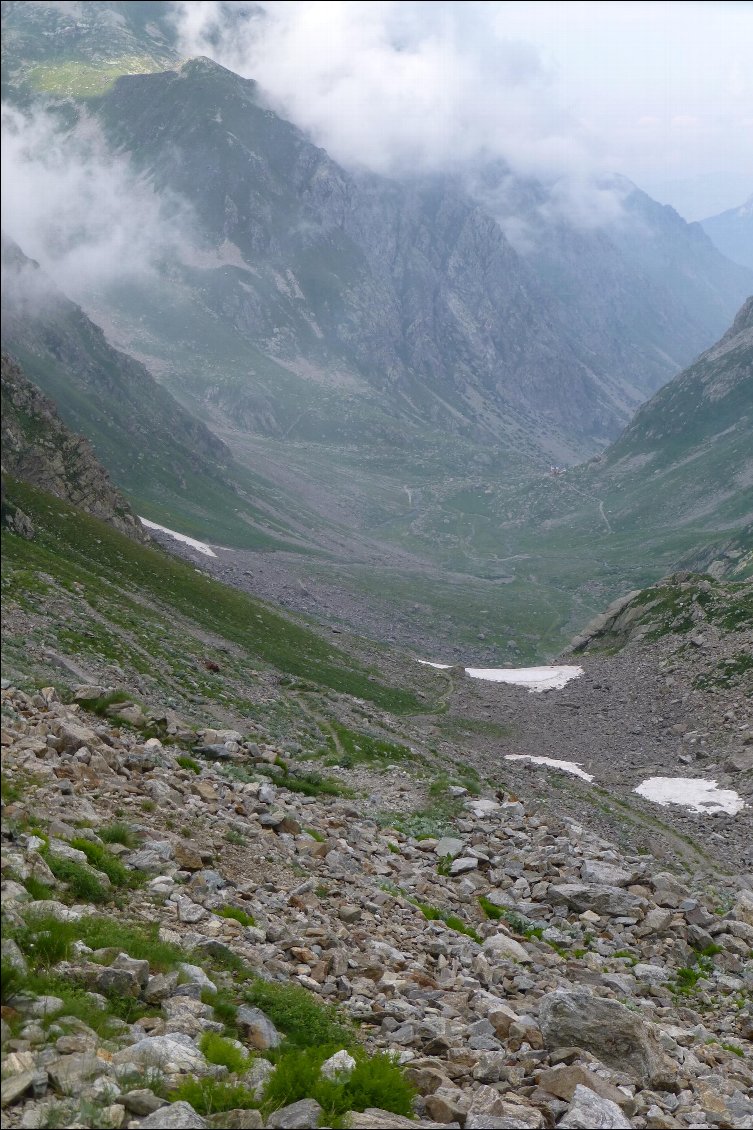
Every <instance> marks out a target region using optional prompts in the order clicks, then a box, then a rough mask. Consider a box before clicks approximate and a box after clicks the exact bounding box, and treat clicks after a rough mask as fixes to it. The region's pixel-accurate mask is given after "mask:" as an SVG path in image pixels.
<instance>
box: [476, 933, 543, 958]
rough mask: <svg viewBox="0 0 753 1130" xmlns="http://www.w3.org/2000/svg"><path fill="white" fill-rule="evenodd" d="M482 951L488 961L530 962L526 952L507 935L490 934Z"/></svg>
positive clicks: (529, 956)
mask: <svg viewBox="0 0 753 1130" xmlns="http://www.w3.org/2000/svg"><path fill="white" fill-rule="evenodd" d="M482 948H483V951H484V953H485V954H486V956H487V958H489V960H490V961H491V960H494V959H496V960H497V961H499V960H500V959H507V960H509V961H520V962H532V961H533V958H532V957H531V955H530V954H529V952H528V950H526V949H524V947H523V946H522V945H521V944H520V942H516V941H515V939H514V938H510V937H509V936H508V935H507V934H492V936H491V937H490V938H487V939H486V941H485V942H484V944H483V947H482Z"/></svg>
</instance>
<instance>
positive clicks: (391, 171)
mask: <svg viewBox="0 0 753 1130" xmlns="http://www.w3.org/2000/svg"><path fill="white" fill-rule="evenodd" d="M173 7H174V14H175V20H176V23H177V27H178V32H179V42H180V49H181V51H182V52H184V53H185V54H187V55H208V56H209V57H211V58H213V59H215V60H216V61H217V62H219V63H221V64H222V65H223V66H227V67H228V68H230V69H231V70H234V71H237V72H238V73H240V74H242V75H244V76H246V77H249V78H253V79H255V80H256V81H257V82H258V83H259V86H260V88H261V90H262V91H263V93H264V97H265V98H266V100H267V102H268V104H269V105H270V107H271V108H272V109H274V110H276V111H277V112H278V113H280V114H282V115H283V116H285V117H287V118H290V119H291V120H292V121H294V122H295V123H296V124H297V125H298V126H299V127H300V128H302V129H303V130H304V131H306V132H307V133H308V134H309V135H310V136H311V137H312V138H313V140H314V141H315V142H316V143H317V144H319V145H322V146H323V147H324V148H325V149H327V151H328V152H329V153H330V154H331V155H332V156H333V157H334V158H335V159H336V160H337V161H339V162H340V163H341V164H343V165H345V166H347V167H349V168H353V167H361V168H364V169H369V170H371V171H374V172H378V173H382V174H387V175H392V176H402V175H406V174H410V173H416V172H419V173H431V172H437V171H457V170H459V169H463V168H466V167H468V166H469V165H473V164H477V163H479V162H486V161H493V160H496V159H502V160H504V161H505V163H506V164H507V165H509V166H510V168H512V169H513V170H514V171H515V172H516V173H519V174H522V175H534V176H538V177H543V178H545V179H548V178H554V177H562V176H569V175H573V176H575V177H578V178H579V179H580V180H581V181H583V180H584V178H587V177H588V176H589V175H590V174H591V173H599V172H603V171H604V165H603V163H602V160H601V155H600V144H599V142H598V139H597V138H596V136H595V135H593V134H591V133H590V132H589V131H588V130H587V129H586V127H585V126H583V124H582V123H581V122H579V121H578V119H577V118H576V117H575V116H574V115H572V114H571V113H570V112H569V110H568V108H567V103H566V100H565V99H563V98H562V97H561V91H560V88H559V85H558V75H557V70H556V67H554V65H553V64H552V63H550V62H548V61H547V60H546V59H545V58H544V57H543V55H542V53H541V52H540V51H539V50H538V49H537V48H536V47H535V46H533V45H532V44H531V43H528V42H525V41H522V40H516V39H507V38H505V37H504V36H502V35H501V34H500V32H499V28H498V19H497V18H495V12H494V10H493V9H494V6H493V5H487V4H483V3H465V4H463V5H462V7H461V6H458V5H455V4H444V3H420V4H419V3H412V2H408V3H397V2H391V0H387V2H379V3H372V2H353V3H327V4H322V3H312V2H306V0H304V2H290V3H276V2H269V3H263V4H261V5H257V4H253V3H244V2H240V3H226V2H209V3H196V2H194V0H184V2H178V3H175V4H174V5H173Z"/></svg>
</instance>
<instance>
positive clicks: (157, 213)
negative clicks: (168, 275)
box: [2, 106, 193, 305]
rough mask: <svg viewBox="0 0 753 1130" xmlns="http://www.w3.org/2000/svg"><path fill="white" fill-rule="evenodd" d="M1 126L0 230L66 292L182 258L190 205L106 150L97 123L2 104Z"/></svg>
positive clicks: (141, 276)
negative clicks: (73, 122)
mask: <svg viewBox="0 0 753 1130" xmlns="http://www.w3.org/2000/svg"><path fill="white" fill-rule="evenodd" d="M2 126H3V131H2V211H3V228H4V230H5V232H6V233H7V234H8V235H9V236H10V237H11V238H12V239H13V240H15V242H16V243H17V244H18V245H19V247H20V248H21V250H22V251H23V252H24V254H25V255H27V256H29V257H30V258H32V259H35V260H37V261H38V262H39V264H40V265H41V267H42V268H43V269H44V271H45V272H46V273H47V274H48V275H49V276H50V278H51V279H52V280H53V281H54V282H55V283H56V285H57V286H58V287H59V288H60V289H61V290H62V291H63V292H64V293H65V294H66V295H67V296H68V297H70V298H72V299H74V300H75V301H77V302H79V303H81V304H83V305H85V304H86V300H87V299H88V298H91V296H92V295H96V294H97V293H98V292H101V291H103V290H105V289H107V288H108V287H109V286H111V285H113V284H115V283H122V282H132V281H146V280H148V279H150V278H152V277H156V275H157V272H158V269H159V267H160V265H161V264H163V263H164V262H166V261H171V260H172V261H175V260H179V259H181V258H182V257H183V255H184V252H185V249H186V247H187V241H188V239H189V234H190V232H191V230H192V227H193V224H192V216H191V212H190V209H189V208H188V206H187V204H186V203H185V202H184V201H181V200H179V199H177V198H176V197H174V196H170V195H167V196H166V195H164V194H163V195H158V194H157V193H156V192H155V190H154V187H153V186H152V185H151V184H150V183H149V181H148V180H147V179H146V178H145V177H143V176H141V175H140V174H139V173H138V172H137V171H136V170H135V169H134V168H133V166H132V165H131V163H130V162H129V160H128V159H127V158H126V157H125V156H121V155H118V154H113V153H112V152H111V151H110V150H109V149H108V147H107V144H106V142H105V140H104V138H103V136H102V133H101V131H100V129H99V127H98V125H97V123H96V122H94V121H92V120H91V119H89V118H87V117H82V118H81V119H80V121H79V122H78V123H77V124H76V125H75V126H74V127H73V128H69V127H67V126H63V125H62V124H61V122H60V119H59V118H58V117H57V116H56V115H55V114H54V113H51V112H49V111H46V110H44V109H37V110H35V111H34V112H33V113H30V114H25V113H22V112H20V111H18V110H16V109H14V108H10V107H7V106H3V108H2ZM40 293H41V292H40Z"/></svg>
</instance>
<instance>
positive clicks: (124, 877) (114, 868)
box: [71, 836, 143, 887]
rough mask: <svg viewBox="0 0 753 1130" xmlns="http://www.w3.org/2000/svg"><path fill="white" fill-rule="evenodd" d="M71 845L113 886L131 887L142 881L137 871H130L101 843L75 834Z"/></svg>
mask: <svg viewBox="0 0 753 1130" xmlns="http://www.w3.org/2000/svg"><path fill="white" fill-rule="evenodd" d="M71 847H74V848H76V849H77V850H78V851H82V852H83V853H84V855H85V856H86V858H87V859H88V861H89V863H90V864H91V866H92V867H94V868H96V870H97V871H101V872H102V873H103V874H104V875H106V876H107V878H108V879H109V880H110V882H111V883H112V885H113V886H114V887H133V886H136V885H137V884H138V883H140V882H141V881H143V876H141V875H140V873H139V872H137V871H131V870H130V869H129V868H128V867H126V866H125V865H124V864H123V863H121V862H120V860H119V859H118V858H117V857H116V856H114V855H113V854H112V852H111V851H108V849H107V848H106V847H105V846H104V845H103V844H98V843H95V842H94V840H87V839H84V838H83V836H81V837H79V836H77V837H76V838H75V839H73V840H71Z"/></svg>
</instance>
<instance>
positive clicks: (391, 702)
mask: <svg viewBox="0 0 753 1130" xmlns="http://www.w3.org/2000/svg"><path fill="white" fill-rule="evenodd" d="M8 496H9V499H11V500H12V501H13V503H14V504H16V505H18V506H20V507H21V509H22V510H23V511H24V512H25V513H26V514H28V515H29V517H30V518H31V519H32V521H33V522H34V525H35V527H36V529H37V536H36V537H35V539H34V541H27V540H25V539H23V538H19V537H16V536H14V535H13V534H10V533H8V532H7V531H6V530H4V531H3V534H2V538H3V574H4V584H5V587H6V599H7V598H8V597H14V598H15V599H18V600H20V601H21V602H23V601H24V599H25V596H24V586H23V585H22V584H20V583H19V581H18V577H17V573H18V571H19V570H20V571H22V572H24V573H27V572H28V571H32V572H34V573H37V572H42V573H45V574H46V575H47V576H51V577H53V578H54V579H55V582H56V583H57V584H59V585H61V586H62V587H63V588H65V589H68V590H69V591H73V592H75V593H76V594H77V598H78V597H80V599H81V600H83V601H84V602H85V603H88V604H90V605H91V608H92V611H93V613H94V615H93V616H92V619H91V620H90V621H89V623H90V624H91V627H90V628H87V629H86V630H87V631H91V632H94V633H95V647H94V650H95V651H96V645H98V646H100V647H103V649H104V651H105V653H106V652H107V651H110V652H112V654H113V658H114V659H116V660H117V661H118V662H121V663H122V662H125V663H126V664H128V665H130V666H132V667H135V668H136V669H137V670H144V671H146V670H148V671H149V672H153V671H154V669H155V664H154V658H155V644H154V640H155V636H158V635H159V634H160V631H159V629H161V628H162V625H163V624H164V625H165V628H164V631H165V632H166V633H167V634H168V635H169V634H170V633H171V632H173V631H174V627H175V624H176V621H184V622H187V624H188V625H189V628H188V631H187V632H186V631H185V630H182V632H181V635H182V638H183V639H184V640H185V638H186V636H187V635H188V636H189V637H190V625H194V626H195V627H196V628H197V629H198V631H199V632H200V634H202V635H203V633H205V632H206V631H207V630H209V631H211V632H212V633H213V634H214V635H215V636H218V635H219V636H223V637H224V638H225V639H226V640H228V641H229V642H231V643H233V644H234V645H236V647H238V646H239V647H241V648H242V649H244V651H245V653H246V655H245V664H246V665H247V666H248V665H249V664H250V665H251V666H253V665H254V663H259V662H262V663H266V664H270V665H271V666H273V667H276V668H277V669H278V670H279V671H282V672H286V673H288V674H290V675H297V676H300V677H304V678H306V679H307V680H311V681H315V682H316V683H317V684H319V685H320V686H325V687H330V688H332V689H333V690H336V691H342V692H343V693H345V694H350V695H354V696H355V697H358V698H361V699H367V700H370V701H372V702H375V703H376V704H377V705H379V706H381V707H383V708H384V709H387V710H390V711H392V712H397V713H400V712H408V711H418V710H419V709H420V707H419V703H418V700H417V699H416V698H415V696H414V695H413V694H412V693H411V692H409V691H406V690H403V689H401V688H398V687H390V686H387V685H385V684H384V683H382V682H380V680H379V678H378V674H377V672H376V671H374V670H371V669H368V668H364V667H361V666H360V665H358V664H357V663H356V662H354V661H353V660H352V659H350V658H349V657H348V656H347V655H346V654H345V653H344V652H342V651H339V650H338V649H336V648H335V647H334V646H333V645H332V644H331V643H330V642H329V641H325V640H324V639H322V638H321V637H320V636H319V635H317V634H316V633H315V632H313V631H311V630H310V629H308V628H305V627H302V626H300V625H299V624H297V623H295V622H294V621H293V620H289V619H288V618H287V617H285V616H283V615H281V614H280V613H278V612H276V611H275V610H273V609H272V608H270V607H269V606H268V605H266V604H263V603H262V602H261V601H258V600H254V599H253V598H252V597H250V596H248V595H247V594H246V593H244V592H241V591H239V590H237V589H232V588H229V587H228V586H225V585H222V584H220V583H219V582H217V581H214V580H212V579H211V578H209V577H207V576H205V575H204V574H203V573H201V572H197V570H196V569H194V568H193V567H192V566H190V565H188V564H186V563H185V562H183V561H181V560H179V559H177V558H174V557H170V556H168V555H167V554H165V553H162V552H161V551H159V550H157V549H153V548H151V547H147V546H143V545H139V544H138V543H136V542H133V541H130V540H129V539H128V538H126V537H124V536H123V535H122V534H119V533H118V532H117V531H116V530H114V529H113V528H112V527H110V526H107V525H106V524H104V523H102V522H99V521H97V520H96V519H95V518H91V517H89V516H88V515H86V514H83V513H82V512H80V511H77V510H75V509H74V508H72V507H69V506H67V505H66V504H65V503H64V502H61V501H60V500H59V499H55V500H54V502H53V500H52V499H51V498H50V497H49V496H47V495H45V494H43V493H42V492H40V491H37V490H35V489H34V488H32V487H30V486H27V485H25V484H21V483H18V482H11V483H9V485H8ZM74 586H78V588H75V587H74ZM131 594H133V598H132V596H131ZM145 601H146V604H145V603H144V602H145ZM125 616H127V620H128V624H129V631H128V633H127V634H126V636H125V639H124V633H123V631H122V630H120V631H114V632H111V631H110V630H109V629H108V628H107V623H108V621H110V622H112V623H113V624H114V625H116V626H117V625H119V624H121V623H122V622H123V619H124V617H125ZM103 617H104V621H103ZM158 626H159V627H158ZM65 630H67V631H69V632H70V631H72V629H70V628H69V627H68V628H66V629H65ZM58 634H59V636H60V638H61V640H62V642H65V640H64V639H63V636H64V626H63V625H61V627H60V629H59V633H58ZM137 636H138V637H140V638H141V639H143V640H144V641H145V644H146V646H145V647H143V648H141V649H139V647H136V646H134V644H135V640H136V638H137ZM128 639H130V640H131V641H133V642H132V643H131V644H129V643H128ZM68 646H70V647H71V648H74V649H76V650H77V651H79V652H80V653H83V654H86V652H87V651H90V650H92V642H91V641H89V640H88V639H87V637H86V636H82V635H81V630H80V629H77V630H76V632H74V635H73V636H71V638H70V640H69V644H68ZM157 650H159V647H158V646H157ZM197 650H198V648H197ZM147 659H148V660H149V662H148V663H147V662H146V660H147ZM169 662H170V665H171V666H174V664H175V654H174V653H173V652H170V653H169ZM189 670H190V677H191V678H192V679H194V681H195V676H194V667H193V666H190V665H189ZM186 674H187V675H188V670H187V672H186ZM291 776H292V775H291ZM292 787H295V786H292ZM305 787H306V786H305V784H304V786H303V788H305Z"/></svg>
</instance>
